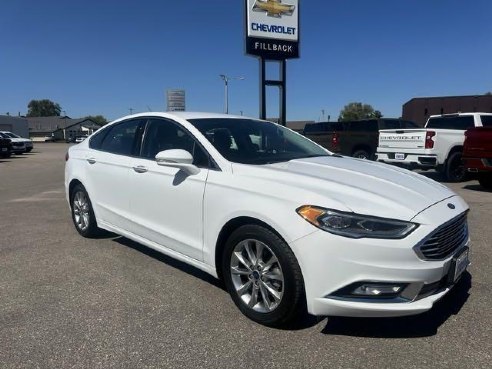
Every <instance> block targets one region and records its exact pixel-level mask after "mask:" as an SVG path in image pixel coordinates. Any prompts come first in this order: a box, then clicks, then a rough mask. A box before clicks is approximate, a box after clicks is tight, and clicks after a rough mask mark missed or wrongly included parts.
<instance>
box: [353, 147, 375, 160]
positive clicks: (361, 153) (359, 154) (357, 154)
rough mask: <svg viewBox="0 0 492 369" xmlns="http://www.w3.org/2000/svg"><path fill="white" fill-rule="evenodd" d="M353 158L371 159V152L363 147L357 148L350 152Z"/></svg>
mask: <svg viewBox="0 0 492 369" xmlns="http://www.w3.org/2000/svg"><path fill="white" fill-rule="evenodd" d="M352 156H353V157H354V158H358V159H366V160H371V153H370V152H369V151H367V150H365V149H358V150H355V151H354V152H353V153H352Z"/></svg>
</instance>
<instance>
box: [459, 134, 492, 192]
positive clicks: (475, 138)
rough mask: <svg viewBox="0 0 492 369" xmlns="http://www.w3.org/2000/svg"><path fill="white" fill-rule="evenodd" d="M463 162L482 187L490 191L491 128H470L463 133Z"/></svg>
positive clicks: (491, 169)
mask: <svg viewBox="0 0 492 369" xmlns="http://www.w3.org/2000/svg"><path fill="white" fill-rule="evenodd" d="M463 161H464V164H465V168H466V170H467V171H468V172H469V173H470V174H472V175H473V177H475V178H477V179H478V181H479V182H480V184H481V185H482V187H484V188H486V189H487V190H491V191H492V127H488V128H487V127H480V128H471V129H469V130H467V131H466V133H465V143H464V144H463Z"/></svg>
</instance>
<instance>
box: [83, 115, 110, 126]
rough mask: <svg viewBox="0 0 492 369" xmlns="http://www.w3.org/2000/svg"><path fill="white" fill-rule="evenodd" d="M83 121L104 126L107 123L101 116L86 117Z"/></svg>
mask: <svg viewBox="0 0 492 369" xmlns="http://www.w3.org/2000/svg"><path fill="white" fill-rule="evenodd" d="M84 119H90V120H92V121H93V122H96V123H97V124H99V125H101V126H104V125H105V124H107V123H108V120H107V119H106V118H105V117H104V116H103V115H88V116H86V117H84Z"/></svg>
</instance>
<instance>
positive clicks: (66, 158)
mask: <svg viewBox="0 0 492 369" xmlns="http://www.w3.org/2000/svg"><path fill="white" fill-rule="evenodd" d="M69 158H70V156H69V155H68V151H67V153H66V154H65V161H68V159H69Z"/></svg>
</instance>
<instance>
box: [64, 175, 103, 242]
mask: <svg viewBox="0 0 492 369" xmlns="http://www.w3.org/2000/svg"><path fill="white" fill-rule="evenodd" d="M70 205H71V207H72V220H73V224H74V225H75V229H76V230H77V232H79V233H80V235H81V236H83V237H87V238H90V237H94V236H97V235H98V234H99V228H97V222H96V217H95V216H94V210H93V209H92V203H91V200H90V199H89V195H88V194H87V191H86V190H85V188H84V186H82V185H81V184H78V185H76V186H75V188H74V189H73V191H72V196H71V199H70Z"/></svg>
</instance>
